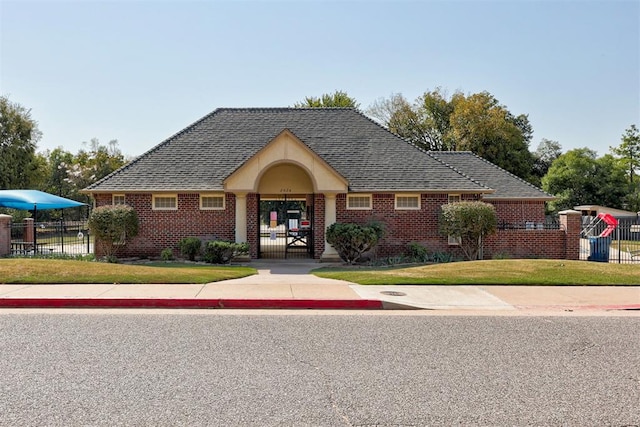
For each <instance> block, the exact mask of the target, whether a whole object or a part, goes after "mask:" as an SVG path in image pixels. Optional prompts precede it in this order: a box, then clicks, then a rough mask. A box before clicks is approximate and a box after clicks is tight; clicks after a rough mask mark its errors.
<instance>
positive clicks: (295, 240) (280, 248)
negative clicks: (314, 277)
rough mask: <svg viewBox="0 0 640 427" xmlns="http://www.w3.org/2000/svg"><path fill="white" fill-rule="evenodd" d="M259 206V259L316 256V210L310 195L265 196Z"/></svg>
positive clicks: (261, 198)
mask: <svg viewBox="0 0 640 427" xmlns="http://www.w3.org/2000/svg"><path fill="white" fill-rule="evenodd" d="M258 206H259V213H258V218H259V226H258V257H259V258H270V259H278V258H280V259H291V258H312V257H313V227H312V224H313V220H312V211H313V209H312V206H310V205H308V204H307V197H305V196H301V197H296V196H279V197H276V196H274V197H269V196H261V197H260V201H259V203H258Z"/></svg>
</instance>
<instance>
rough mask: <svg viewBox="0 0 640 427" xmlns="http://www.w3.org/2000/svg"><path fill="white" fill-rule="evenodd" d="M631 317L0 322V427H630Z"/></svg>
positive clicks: (12, 317)
mask: <svg viewBox="0 0 640 427" xmlns="http://www.w3.org/2000/svg"><path fill="white" fill-rule="evenodd" d="M639 331H640V317H579V318H578V317H489V316H486V317H485V316H480V317H474V316H468V317H455V316H447V317H442V316H420V315H403V316H393V315H384V314H364V313H357V314H337V315H314V314H310V313H308V312H305V313H304V314H300V315H280V314H276V315H271V314H266V315H264V314H261V315H255V314H249V315H237V314H236V315H228V314H219V312H201V311H192V312H189V313H184V312H170V311H149V312H145V313H140V312H124V313H123V312H122V311H113V312H110V311H99V310H94V311H91V312H86V311H77V312H68V311H66V312H62V311H61V312H51V311H49V312H40V311H37V310H34V311H31V312H26V313H25V312H24V311H23V312H15V311H14V312H12V311H9V310H3V311H0V414H1V415H0V425H2V426H5V425H6V426H20V425H32V426H45V425H46V426H75V425H108V426H116V425H132V426H133V425H135V426H141V425H153V426H170V425H171V426H175V425H190V426H193V425H224V426H242V425H248V426H253V425H255V426H283V425H285V426H305V425H313V426H343V425H344V426H425V425H491V426H495V425H518V426H521V425H545V426H547V425H563V426H565V425H569V426H573V425H575V426H578V425H579V426H601V425H610V426H630V425H636V426H637V425H640V335H639Z"/></svg>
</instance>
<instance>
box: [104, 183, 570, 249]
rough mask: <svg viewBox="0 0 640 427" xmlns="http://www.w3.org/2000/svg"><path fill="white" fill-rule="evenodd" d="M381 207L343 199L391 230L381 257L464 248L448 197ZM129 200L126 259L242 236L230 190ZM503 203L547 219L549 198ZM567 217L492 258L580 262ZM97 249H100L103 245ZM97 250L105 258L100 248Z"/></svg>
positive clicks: (252, 233) (252, 231)
mask: <svg viewBox="0 0 640 427" xmlns="http://www.w3.org/2000/svg"><path fill="white" fill-rule="evenodd" d="M313 198H314V200H313V207H314V210H313V212H314V218H313V226H314V232H313V238H314V253H313V255H314V258H316V259H317V258H320V256H321V255H322V253H323V252H324V242H325V235H324V230H325V225H330V224H325V221H324V210H325V199H324V195H322V194H315V195H314V196H313ZM372 198H373V200H372V202H373V206H372V207H373V208H372V209H370V210H351V209H347V208H346V194H339V195H337V197H336V220H337V221H338V222H354V223H359V224H365V223H367V222H369V221H372V220H375V221H380V222H382V223H384V224H385V228H386V235H385V237H384V238H383V239H382V241H381V242H380V243H379V245H378V247H377V248H376V250H375V255H376V256H380V257H385V256H391V255H397V254H401V253H404V252H405V251H406V248H407V244H408V243H410V242H418V243H420V244H423V245H425V246H426V247H428V248H429V249H430V250H431V251H436V252H451V253H454V254H456V255H458V256H460V255H461V252H460V250H459V249H458V248H457V247H456V246H450V245H449V244H448V239H447V238H446V237H444V236H441V235H440V233H439V231H438V221H439V215H440V207H441V206H442V205H443V204H445V203H448V194H422V195H421V196H420V209H419V210H396V209H395V195H394V194H393V193H378V194H373V195H372ZM258 199H259V197H258V195H257V194H255V193H252V194H248V195H247V241H248V243H249V245H250V256H251V258H257V257H258V225H259V222H258V215H257V212H258ZM462 199H463V200H478V199H479V196H478V195H464V196H463V198H462ZM111 200H112V199H111V194H100V195H97V196H96V205H97V206H103V205H109V204H111ZM126 201H127V204H129V205H131V206H132V207H133V208H135V209H136V211H137V213H138V217H139V219H140V232H139V234H138V236H137V237H136V238H135V239H134V240H133V241H132V242H131V243H129V244H128V245H127V248H126V252H125V253H123V254H121V256H140V257H157V256H159V254H160V252H161V251H162V250H163V249H165V248H171V249H173V250H174V253H178V249H177V243H178V242H179V241H180V240H181V239H182V238H184V237H190V236H195V237H200V238H212V237H214V236H215V237H217V238H221V239H225V240H231V241H234V239H235V196H234V195H233V194H227V195H226V198H225V209H224V210H220V211H218V210H201V209H200V206H199V194H197V193H180V194H178V210H175V211H161V210H153V209H152V205H151V203H152V194H151V193H141V194H126ZM491 203H492V204H494V206H496V212H497V214H498V221H502V222H509V223H522V222H526V221H533V222H542V221H544V203H543V202H519V201H511V202H506V201H491ZM564 218H565V219H564V220H563V216H561V223H562V221H564V223H562V224H563V225H562V227H561V230H498V232H497V234H495V235H493V236H489V237H488V238H487V240H486V241H485V249H484V257H485V259H488V258H491V257H492V256H499V255H508V256H510V257H514V258H518V257H537V258H569V259H578V251H579V234H580V216H579V214H578V215H577V216H576V215H573V216H572V215H569V216H566V217H564ZM565 230H566V231H567V232H565ZM96 251H97V252H99V248H98V246H96ZM96 255H98V256H100V254H99V253H96Z"/></svg>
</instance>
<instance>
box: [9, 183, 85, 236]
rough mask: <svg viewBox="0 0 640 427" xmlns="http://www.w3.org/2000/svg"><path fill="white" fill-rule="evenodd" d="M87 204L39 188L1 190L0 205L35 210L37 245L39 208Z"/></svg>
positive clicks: (59, 207)
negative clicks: (37, 214) (37, 215)
mask: <svg viewBox="0 0 640 427" xmlns="http://www.w3.org/2000/svg"><path fill="white" fill-rule="evenodd" d="M78 206H86V203H80V202H76V201H75V200H70V199H65V198H64V197H59V196H55V195H53V194H49V193H45V192H44V191H38V190H0V207H5V208H12V209H18V210H21V211H33V219H34V221H33V228H34V232H33V239H34V242H33V243H34V246H35V245H36V243H37V242H36V241H35V240H36V238H37V237H36V236H37V233H36V232H35V225H36V223H35V218H36V213H37V212H38V209H40V210H43V209H66V208H76V207H78ZM35 247H37V246H35Z"/></svg>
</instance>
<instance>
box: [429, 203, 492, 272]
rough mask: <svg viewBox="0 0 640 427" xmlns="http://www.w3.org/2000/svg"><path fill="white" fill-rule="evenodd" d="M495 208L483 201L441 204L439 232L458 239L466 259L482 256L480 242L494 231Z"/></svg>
mask: <svg viewBox="0 0 640 427" xmlns="http://www.w3.org/2000/svg"><path fill="white" fill-rule="evenodd" d="M496 227H497V216H496V208H495V207H494V206H493V205H492V204H490V203H484V202H457V203H449V204H446V205H443V206H442V214H441V216H440V232H441V233H442V235H444V236H453V237H457V238H458V239H460V248H461V249H462V252H463V253H464V255H465V257H466V258H467V259H468V260H476V259H479V258H480V259H481V258H482V256H481V255H482V242H483V240H484V238H485V237H486V236H489V235H490V234H493V233H495V231H496Z"/></svg>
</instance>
